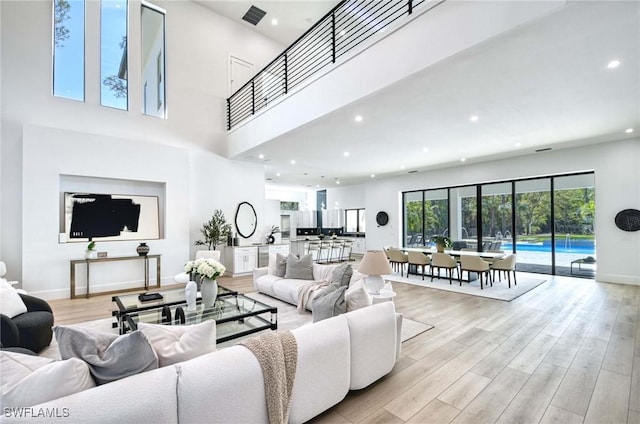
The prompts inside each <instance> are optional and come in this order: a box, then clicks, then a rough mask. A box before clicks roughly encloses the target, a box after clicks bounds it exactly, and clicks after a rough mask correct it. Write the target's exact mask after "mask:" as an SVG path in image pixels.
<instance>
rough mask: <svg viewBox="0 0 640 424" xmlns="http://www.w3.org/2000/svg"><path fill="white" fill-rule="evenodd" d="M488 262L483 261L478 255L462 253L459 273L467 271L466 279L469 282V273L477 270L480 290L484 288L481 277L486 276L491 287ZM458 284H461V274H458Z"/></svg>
mask: <svg viewBox="0 0 640 424" xmlns="http://www.w3.org/2000/svg"><path fill="white" fill-rule="evenodd" d="M489 269H490V268H489V262H486V261H484V260H483V259H482V258H480V257H478V256H470V255H462V256H461V257H460V274H462V273H463V272H464V271H467V278H468V279H467V281H468V282H471V273H472V272H477V273H478V277H479V279H480V290H482V289H484V285H483V278H484V277H486V278H487V282H488V283H490V284H491V286H492V287H493V282H492V281H491V275H490V274H489ZM460 285H461V286H462V275H460Z"/></svg>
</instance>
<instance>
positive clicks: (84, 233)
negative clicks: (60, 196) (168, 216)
mask: <svg viewBox="0 0 640 424" xmlns="http://www.w3.org/2000/svg"><path fill="white" fill-rule="evenodd" d="M64 214H65V233H66V236H67V237H66V238H67V241H69V242H74V241H78V242H86V241H89V240H95V241H98V240H99V241H116V240H152V239H158V238H160V222H159V219H158V215H159V214H158V197H157V196H138V195H119V194H91V193H65V194H64Z"/></svg>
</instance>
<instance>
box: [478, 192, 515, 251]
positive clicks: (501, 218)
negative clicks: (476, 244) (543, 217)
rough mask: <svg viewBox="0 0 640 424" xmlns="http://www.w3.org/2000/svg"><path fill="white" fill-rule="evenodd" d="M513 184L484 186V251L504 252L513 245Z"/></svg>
mask: <svg viewBox="0 0 640 424" xmlns="http://www.w3.org/2000/svg"><path fill="white" fill-rule="evenodd" d="M512 187H513V184H512V183H497V184H483V185H482V186H481V193H482V250H483V251H489V250H503V246H502V244H503V243H504V244H506V245H507V246H508V245H512V244H513V219H512V213H511V212H512V210H513V209H512V204H513V199H512V195H511V190H512Z"/></svg>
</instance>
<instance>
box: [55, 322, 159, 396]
mask: <svg viewBox="0 0 640 424" xmlns="http://www.w3.org/2000/svg"><path fill="white" fill-rule="evenodd" d="M53 330H54V332H55V334H56V340H57V341H58V348H59V349H60V356H61V357H62V359H69V358H80V359H82V360H83V361H85V362H86V363H87V364H88V365H89V370H90V371H91V375H92V376H93V378H94V380H95V381H96V384H98V385H99V384H104V383H109V382H111V381H115V380H119V379H121V378H125V377H128V376H130V375H134V374H139V373H141V372H144V371H149V370H153V369H156V368H158V356H157V355H156V353H155V351H154V350H153V347H151V343H149V340H148V339H147V336H145V335H144V333H142V332H141V331H140V330H136V331H134V332H132V333H129V334H123V335H121V336H118V335H116V334H111V333H104V332H101V331H96V330H90V329H87V328H81V327H66V326H57V327H54V329H53Z"/></svg>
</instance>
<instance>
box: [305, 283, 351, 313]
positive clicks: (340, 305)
mask: <svg viewBox="0 0 640 424" xmlns="http://www.w3.org/2000/svg"><path fill="white" fill-rule="evenodd" d="M347 288H348V286H339V285H338V284H329V285H328V286H327V287H326V288H325V289H324V290H322V291H320V292H318V294H317V295H316V297H314V298H313V301H312V302H311V311H312V314H313V322H318V321H322V320H323V319H327V318H331V317H334V316H336V315H340V314H344V313H345V312H347V301H346V300H345V298H344V292H345V291H346V290H347Z"/></svg>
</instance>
